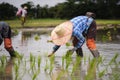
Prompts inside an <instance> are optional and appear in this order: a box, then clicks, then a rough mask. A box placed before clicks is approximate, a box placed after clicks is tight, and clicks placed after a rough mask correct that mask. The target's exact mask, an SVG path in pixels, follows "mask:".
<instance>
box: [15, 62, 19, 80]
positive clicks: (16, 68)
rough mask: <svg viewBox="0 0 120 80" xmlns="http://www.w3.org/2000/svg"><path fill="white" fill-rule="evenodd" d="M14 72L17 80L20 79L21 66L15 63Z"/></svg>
mask: <svg viewBox="0 0 120 80" xmlns="http://www.w3.org/2000/svg"><path fill="white" fill-rule="evenodd" d="M14 71H15V80H18V79H19V65H18V64H17V63H16V62H15V63H14Z"/></svg>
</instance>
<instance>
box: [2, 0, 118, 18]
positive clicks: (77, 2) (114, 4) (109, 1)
mask: <svg viewBox="0 0 120 80" xmlns="http://www.w3.org/2000/svg"><path fill="white" fill-rule="evenodd" d="M22 5H26V6H27V7H28V10H27V11H28V18H32V19H39V18H60V19H70V18H73V17H75V16H79V15H84V14H85V13H86V12H87V11H91V12H94V13H95V14H96V16H97V19H120V0H66V2H63V3H58V4H57V5H55V6H53V7H49V6H48V5H45V6H43V7H42V6H40V5H39V4H38V5H34V3H33V2H31V1H30V2H26V3H24V4H22ZM17 10H18V9H17V8H16V7H15V6H13V5H11V4H9V3H1V4H0V20H9V19H15V18H16V16H15V14H16V12H17Z"/></svg>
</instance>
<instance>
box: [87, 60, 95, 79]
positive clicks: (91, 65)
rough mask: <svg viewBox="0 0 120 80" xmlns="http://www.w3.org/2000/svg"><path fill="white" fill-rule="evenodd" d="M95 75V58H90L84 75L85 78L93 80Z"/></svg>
mask: <svg viewBox="0 0 120 80" xmlns="http://www.w3.org/2000/svg"><path fill="white" fill-rule="evenodd" d="M95 77H96V59H95V58H94V59H92V60H91V61H90V62H89V64H88V71H87V75H86V76H85V80H94V79H95Z"/></svg>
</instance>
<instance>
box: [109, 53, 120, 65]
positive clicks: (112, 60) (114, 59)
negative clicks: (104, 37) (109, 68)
mask: <svg viewBox="0 0 120 80" xmlns="http://www.w3.org/2000/svg"><path fill="white" fill-rule="evenodd" d="M118 57H119V54H115V55H114V56H113V58H112V59H111V60H110V62H109V64H108V65H111V64H112V63H115V64H117V62H116V59H117V58H118Z"/></svg>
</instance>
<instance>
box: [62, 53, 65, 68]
mask: <svg viewBox="0 0 120 80" xmlns="http://www.w3.org/2000/svg"><path fill="white" fill-rule="evenodd" d="M64 61H65V56H64V55H63V56H62V67H63V68H64Z"/></svg>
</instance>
